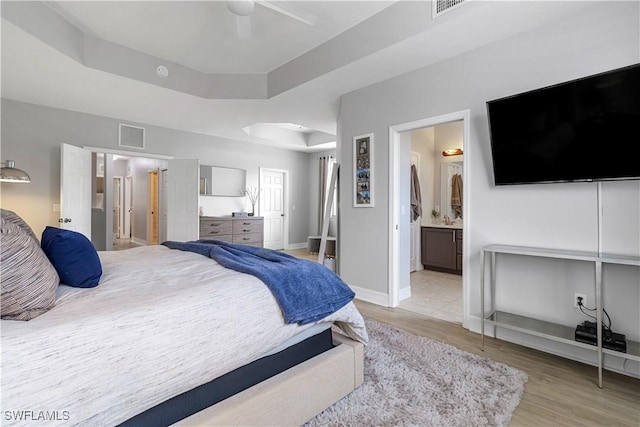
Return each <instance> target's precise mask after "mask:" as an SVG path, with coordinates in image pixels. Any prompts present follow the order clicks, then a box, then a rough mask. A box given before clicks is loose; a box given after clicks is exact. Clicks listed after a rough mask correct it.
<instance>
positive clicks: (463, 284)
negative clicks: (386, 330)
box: [388, 110, 470, 326]
mask: <svg viewBox="0 0 640 427" xmlns="http://www.w3.org/2000/svg"><path fill="white" fill-rule="evenodd" d="M469 116H470V113H469V111H468V110H464V111H460V112H456V113H451V114H446V115H442V116H437V117H432V118H427V119H422V120H417V121H414V122H409V123H404V124H400V125H396V126H391V127H390V128H389V141H390V144H389V171H390V177H391V180H390V181H391V182H390V186H389V191H390V203H389V210H390V211H389V216H390V218H391V222H390V229H389V241H390V257H389V303H388V304H389V306H390V307H400V308H404V307H407V306H411V298H412V297H414V296H416V297H418V298H420V289H419V283H422V284H425V283H426V284H433V285H434V286H432V288H433V289H437V288H442V287H445V286H446V285H447V284H446V283H443V282H449V280H450V279H451V280H452V281H453V282H455V281H456V280H457V283H458V284H457V286H458V295H459V297H458V298H459V299H460V300H461V301H459V302H458V305H459V306H460V305H461V310H460V311H461V313H460V315H459V318H461V321H462V324H463V325H465V326H466V323H467V313H466V307H467V300H468V295H467V290H468V283H467V282H468V278H466V277H465V276H464V274H463V275H461V276H460V275H458V276H455V275H451V274H449V273H445V272H442V271H432V270H426V271H425V270H419V271H416V272H414V273H413V276H414V277H413V278H412V273H410V272H411V271H412V270H413V269H412V265H411V263H410V257H411V255H412V248H415V246H414V247H412V246H411V241H412V239H411V226H410V221H409V215H408V214H407V211H408V210H410V189H409V188H408V187H409V186H408V185H407V182H408V180H409V179H410V175H411V174H410V167H411V162H410V156H411V154H410V153H411V151H412V145H411V133H412V132H417V131H421V130H423V129H425V128H431V127H435V126H438V125H445V124H449V123H452V122H460V123H461V125H462V149H463V152H464V157H465V161H464V162H463V165H462V169H463V175H464V176H469V174H468V172H467V170H468V168H469V161H468V159H469V146H470V144H469V132H470V131H469ZM434 147H435V145H434ZM437 154H439V155H440V156H442V154H443V153H442V150H440V151H439V153H437V152H436V149H435V148H432V153H431V159H434V156H435V155H437ZM424 156H425V155H424V154H422V160H423V162H422V176H425V172H426V171H427V170H429V171H430V173H431V174H432V175H431V176H432V177H433V179H432V182H424V183H423V184H422V185H423V186H425V187H426V188H427V189H428V190H429V191H427V192H426V194H428V196H426V197H424V199H428V200H430V202H426V203H424V204H423V212H422V217H421V219H420V221H421V225H426V226H428V225H430V224H431V211H432V210H435V208H436V206H437V207H438V209H442V206H441V204H442V203H441V202H440V201H436V200H435V198H434V197H435V195H436V194H437V195H438V196H439V195H440V193H441V190H440V187H439V185H440V178H441V173H440V171H439V169H440V166H439V165H438V170H436V166H435V165H436V161H435V160H434V161H431V162H429V161H427V162H424V160H425V158H424ZM436 178H437V181H438V186H436V185H435V181H436ZM462 193H463V194H462V199H463V200H465V203H464V204H463V205H462V218H460V219H459V221H460V222H461V230H464V232H466V233H468V230H469V224H468V222H469V221H468V217H469V215H468V212H469V203H468V200H469V197H468V194H469V185H468V183H467V182H465V185H464V186H463V191H462ZM423 194H424V192H423ZM423 201H424V200H423ZM414 232H415V227H414ZM453 235H455V234H453ZM460 247H461V249H462V254H460V255H461V256H460V264H461V266H462V270H463V271H468V257H467V254H468V253H469V251H468V239H464V240H463V241H461V245H460ZM417 256H420V255H417ZM454 256H455V255H454ZM416 270H417V269H416ZM450 283H451V282H449V284H450ZM439 292H440V295H437V294H436V295H432V296H431V297H430V300H431V301H433V300H436V299H438V298H442V292H443V291H442V290H440V291H439ZM444 298H445V299H446V298H451V297H450V296H448V297H444ZM414 302H415V301H414ZM449 302H452V301H449ZM416 305H418V306H419V304H416ZM403 306H404V307H403ZM433 307H434V306H433V304H432V305H431V308H432V309H433ZM414 308H415V306H414ZM433 311H435V310H433ZM430 315H431V316H433V313H432V314H430ZM445 320H449V321H450V320H451V319H445Z"/></svg>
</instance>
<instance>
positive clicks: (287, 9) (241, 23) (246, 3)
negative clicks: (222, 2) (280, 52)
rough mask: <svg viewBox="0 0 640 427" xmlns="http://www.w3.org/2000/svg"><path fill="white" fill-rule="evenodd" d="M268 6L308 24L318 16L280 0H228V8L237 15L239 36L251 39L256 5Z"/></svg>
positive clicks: (312, 23) (313, 21)
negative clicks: (252, 18)
mask: <svg viewBox="0 0 640 427" xmlns="http://www.w3.org/2000/svg"><path fill="white" fill-rule="evenodd" d="M256 4H257V5H259V6H262V7H266V8H267V9H271V10H273V11H275V12H278V13H281V14H283V15H285V16H288V17H290V18H293V19H296V20H298V21H300V22H304V23H305V24H307V25H315V23H316V21H317V17H316V16H315V15H314V14H312V13H310V12H307V11H306V10H303V9H301V8H299V7H297V6H294V5H293V4H291V3H289V2H287V1H283V0H278V1H254V0H230V1H227V8H228V9H229V11H230V12H231V13H233V14H234V15H235V17H236V25H237V28H238V38H240V39H243V40H248V39H251V15H252V14H253V11H254V8H255V5H256Z"/></svg>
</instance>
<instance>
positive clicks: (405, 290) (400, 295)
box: [398, 286, 411, 301]
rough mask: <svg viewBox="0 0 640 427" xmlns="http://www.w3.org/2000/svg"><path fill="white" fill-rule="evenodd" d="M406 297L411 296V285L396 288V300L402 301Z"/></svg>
mask: <svg viewBox="0 0 640 427" xmlns="http://www.w3.org/2000/svg"><path fill="white" fill-rule="evenodd" d="M407 298H411V286H407V287H406V288H402V289H400V290H398V301H402V300H405V299H407Z"/></svg>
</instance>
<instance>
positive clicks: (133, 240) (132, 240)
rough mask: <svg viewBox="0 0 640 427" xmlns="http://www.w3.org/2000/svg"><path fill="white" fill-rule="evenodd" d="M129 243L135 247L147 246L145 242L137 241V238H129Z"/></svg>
mask: <svg viewBox="0 0 640 427" xmlns="http://www.w3.org/2000/svg"><path fill="white" fill-rule="evenodd" d="M131 243H135V244H136V245H141V246H147V245H148V243H147V241H146V240H142V239H138V238H137V237H132V238H131Z"/></svg>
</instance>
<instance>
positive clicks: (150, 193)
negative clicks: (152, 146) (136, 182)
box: [146, 168, 160, 245]
mask: <svg viewBox="0 0 640 427" xmlns="http://www.w3.org/2000/svg"><path fill="white" fill-rule="evenodd" d="M152 176H155V179H154V181H155V185H153V184H152V183H151V180H150V178H151V177H152ZM159 186H160V169H159V168H158V169H152V170H148V171H147V239H146V240H147V245H157V244H158V241H155V242H154V241H153V227H154V225H155V227H156V234H157V238H158V239H160V218H159V217H160V212H159V210H160V188H159ZM154 196H155V201H156V206H155V214H154V213H153V210H154V209H153V206H150V205H151V202H152V201H153V200H154ZM154 215H155V224H154Z"/></svg>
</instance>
